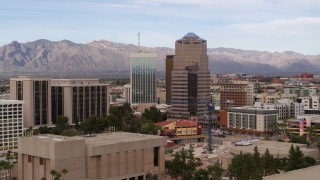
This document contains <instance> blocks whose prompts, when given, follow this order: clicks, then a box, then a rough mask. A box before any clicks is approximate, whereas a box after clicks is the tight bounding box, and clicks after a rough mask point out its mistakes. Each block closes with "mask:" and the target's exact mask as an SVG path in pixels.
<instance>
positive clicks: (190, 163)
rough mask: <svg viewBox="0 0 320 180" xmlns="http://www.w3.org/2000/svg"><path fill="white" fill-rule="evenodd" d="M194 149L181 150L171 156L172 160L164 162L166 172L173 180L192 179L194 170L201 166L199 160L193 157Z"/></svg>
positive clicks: (191, 147)
mask: <svg viewBox="0 0 320 180" xmlns="http://www.w3.org/2000/svg"><path fill="white" fill-rule="evenodd" d="M193 153H194V148H193V146H191V145H190V147H189V149H188V150H185V149H182V150H181V151H179V152H176V153H174V154H173V159H172V160H167V161H166V164H165V165H166V166H165V167H166V170H167V172H168V174H169V175H170V176H171V178H173V179H177V178H178V177H181V179H183V180H187V179H192V177H193V174H194V172H195V171H196V168H197V167H198V166H200V165H201V161H200V159H199V158H195V157H194V154H193Z"/></svg>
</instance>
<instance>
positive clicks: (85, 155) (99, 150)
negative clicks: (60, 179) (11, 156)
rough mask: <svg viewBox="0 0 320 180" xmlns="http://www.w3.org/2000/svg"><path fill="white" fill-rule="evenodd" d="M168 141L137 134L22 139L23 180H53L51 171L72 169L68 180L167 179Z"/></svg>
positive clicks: (21, 162) (20, 176)
mask: <svg viewBox="0 0 320 180" xmlns="http://www.w3.org/2000/svg"><path fill="white" fill-rule="evenodd" d="M165 144H166V138H164V137H161V136H153V135H142V134H134V133H125V132H118V133H110V134H98V135H97V136H95V137H79V136H76V137H65V136H56V135H41V136H30V137H21V138H19V153H18V173H19V179H20V180H34V179H41V178H42V177H46V179H51V175H50V170H52V169H54V170H56V171H59V172H61V171H62V169H66V170H68V173H67V174H66V175H65V177H64V179H77V180H90V179H92V180H94V179H108V180H109V179H110V180H122V179H123V180H132V179H137V180H146V179H149V176H151V175H158V178H159V179H162V178H163V177H164V173H165V167H164V163H165V159H164V154H165V153H164V152H165V149H164V146H165Z"/></svg>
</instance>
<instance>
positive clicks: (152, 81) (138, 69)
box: [130, 52, 157, 104]
mask: <svg viewBox="0 0 320 180" xmlns="http://www.w3.org/2000/svg"><path fill="white" fill-rule="evenodd" d="M130 63H131V72H130V76H131V78H130V79H131V81H130V82H131V103H132V104H136V103H156V102H157V95H156V54H154V53H144V52H138V53H135V54H132V55H130Z"/></svg>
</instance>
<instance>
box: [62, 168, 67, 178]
mask: <svg viewBox="0 0 320 180" xmlns="http://www.w3.org/2000/svg"><path fill="white" fill-rule="evenodd" d="M61 173H62V174H63V179H64V176H65V175H66V174H67V173H68V170H66V169H62V171H61Z"/></svg>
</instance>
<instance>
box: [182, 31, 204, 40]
mask: <svg viewBox="0 0 320 180" xmlns="http://www.w3.org/2000/svg"><path fill="white" fill-rule="evenodd" d="M190 38H191V39H194V40H195V41H203V42H206V40H204V39H202V38H200V37H199V36H198V35H196V34H195V33H193V32H189V33H187V34H186V35H184V36H183V38H181V39H179V40H178V41H187V40H188V39H190Z"/></svg>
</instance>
